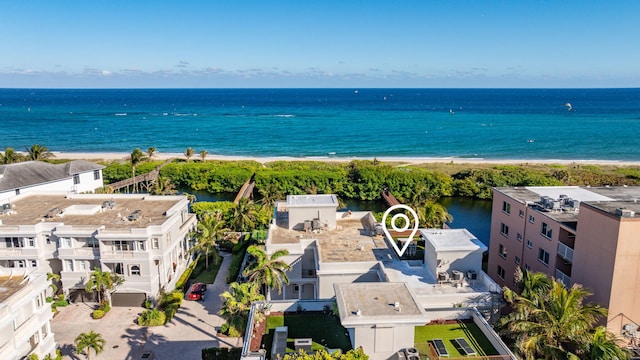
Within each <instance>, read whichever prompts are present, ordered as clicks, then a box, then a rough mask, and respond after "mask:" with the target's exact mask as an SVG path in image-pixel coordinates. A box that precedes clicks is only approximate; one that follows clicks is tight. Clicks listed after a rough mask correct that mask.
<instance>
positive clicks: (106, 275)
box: [84, 267, 124, 303]
mask: <svg viewBox="0 0 640 360" xmlns="http://www.w3.org/2000/svg"><path fill="white" fill-rule="evenodd" d="M123 282H124V279H123V278H122V277H120V276H118V275H117V274H114V273H111V272H109V271H102V270H101V269H100V268H99V267H96V268H95V269H93V272H91V275H89V280H88V281H87V284H86V285H85V287H84V289H85V290H86V291H87V292H94V291H96V292H97V293H98V302H99V303H102V300H103V299H104V300H106V301H110V299H109V296H108V295H109V294H110V291H111V290H113V289H115V287H116V286H118V285H121V284H122V283H123ZM105 295H106V298H105Z"/></svg>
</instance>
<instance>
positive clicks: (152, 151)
mask: <svg viewBox="0 0 640 360" xmlns="http://www.w3.org/2000/svg"><path fill="white" fill-rule="evenodd" d="M156 152H157V149H156V148H154V147H150V148H148V149H147V158H148V159H149V161H151V160H153V157H154V156H155V155H156Z"/></svg>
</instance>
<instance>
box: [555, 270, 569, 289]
mask: <svg viewBox="0 0 640 360" xmlns="http://www.w3.org/2000/svg"><path fill="white" fill-rule="evenodd" d="M556 279H557V280H560V281H562V283H563V284H564V286H566V287H567V288H568V287H570V286H571V278H570V277H569V275H567V274H565V273H563V272H562V271H560V270H558V269H556Z"/></svg>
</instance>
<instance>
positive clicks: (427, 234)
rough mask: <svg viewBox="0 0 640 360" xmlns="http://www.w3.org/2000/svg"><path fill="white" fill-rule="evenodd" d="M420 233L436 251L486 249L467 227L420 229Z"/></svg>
mask: <svg viewBox="0 0 640 360" xmlns="http://www.w3.org/2000/svg"><path fill="white" fill-rule="evenodd" d="M420 234H421V235H422V237H423V238H424V239H425V240H426V241H428V242H429V243H431V245H432V246H433V247H434V248H435V250H436V251H437V252H440V251H459V250H466V251H475V250H481V251H486V250H487V247H486V246H485V245H484V244H482V243H481V242H480V241H479V240H478V239H477V238H476V237H475V236H474V235H473V234H472V233H470V232H469V231H468V230H467V229H420Z"/></svg>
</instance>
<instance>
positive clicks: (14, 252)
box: [0, 248, 40, 259]
mask: <svg viewBox="0 0 640 360" xmlns="http://www.w3.org/2000/svg"><path fill="white" fill-rule="evenodd" d="M39 250H40V249H38V248H0V259H15V258H37V257H38V255H39V252H40V251H39Z"/></svg>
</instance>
